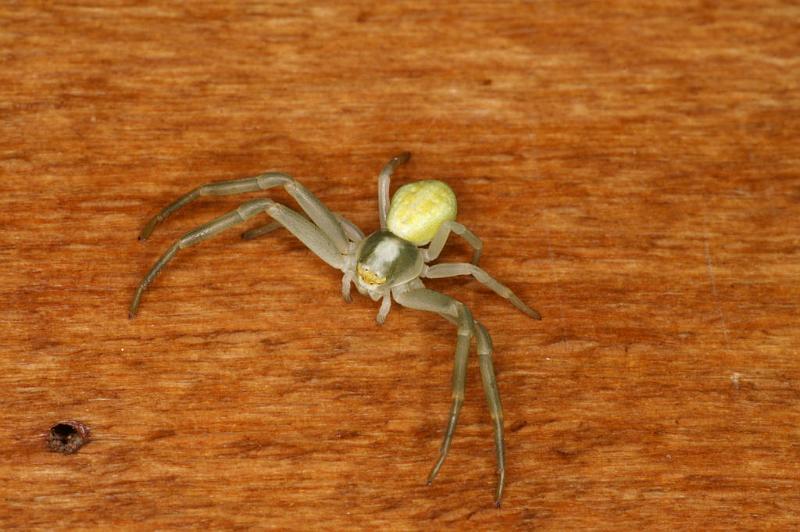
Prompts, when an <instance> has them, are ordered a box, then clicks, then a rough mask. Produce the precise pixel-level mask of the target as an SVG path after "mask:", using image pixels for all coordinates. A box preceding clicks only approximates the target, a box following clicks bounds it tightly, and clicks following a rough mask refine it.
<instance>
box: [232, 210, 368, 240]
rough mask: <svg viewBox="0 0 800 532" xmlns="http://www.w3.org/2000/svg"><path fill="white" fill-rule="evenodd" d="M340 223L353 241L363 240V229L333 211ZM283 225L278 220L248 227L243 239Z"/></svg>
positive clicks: (251, 237)
mask: <svg viewBox="0 0 800 532" xmlns="http://www.w3.org/2000/svg"><path fill="white" fill-rule="evenodd" d="M333 215H334V216H335V217H336V219H337V220H339V223H340V224H341V225H342V229H343V230H344V234H345V236H347V238H349V239H350V240H351V241H352V242H361V241H362V240H364V233H363V231H361V229H359V228H358V226H357V225H356V224H354V223H353V222H351V221H350V220H348V219H347V218H345V217H344V216H342V215H341V214H339V213H338V212H335V213H333ZM279 227H281V224H279V223H278V222H269V223H266V224H264V225H259V226H257V227H254V228H252V229H248V230H247V231H245V232H244V233H242V240H253V239H254V238H258V237H261V236H264V235H266V234H268V233H271V232H273V231H274V230H275V229H278V228H279Z"/></svg>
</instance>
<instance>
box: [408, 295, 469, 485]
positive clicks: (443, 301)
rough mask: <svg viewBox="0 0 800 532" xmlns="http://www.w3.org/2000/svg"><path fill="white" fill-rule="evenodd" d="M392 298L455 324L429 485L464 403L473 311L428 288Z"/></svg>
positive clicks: (441, 461)
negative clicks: (448, 388)
mask: <svg viewBox="0 0 800 532" xmlns="http://www.w3.org/2000/svg"><path fill="white" fill-rule="evenodd" d="M395 299H396V300H397V302H398V303H400V304H401V305H403V306H404V307H409V308H414V309H418V310H427V311H429V312H435V313H436V314H439V315H440V316H443V317H445V318H446V319H448V320H449V321H452V322H454V323H456V325H457V326H458V340H457V342H456V353H455V363H454V365H453V402H452V405H451V407H450V415H449V418H448V423H447V430H446V432H445V435H444V439H443V440H442V445H441V447H440V448H439V459H438V460H437V461H436V464H434V466H433V469H431V472H430V474H429V475H428V484H430V483H431V482H433V479H434V478H435V477H436V474H437V473H439V469H440V468H441V467H442V464H443V463H444V460H445V458H446V457H447V452H448V451H449V450H450V443H451V442H452V440H453V434H454V433H455V430H456V423H457V422H458V415H459V413H460V412H461V405H462V404H463V402H464V382H465V381H466V374H467V356H468V355H469V343H470V339H471V338H472V336H473V334H474V331H475V323H474V321H473V319H472V313H471V312H470V311H469V309H467V307H466V306H465V305H464V304H463V303H461V302H460V301H457V300H455V299H453V298H452V297H450V296H447V295H445V294H442V293H439V292H436V291H434V290H429V289H427V288H418V289H412V290H409V291H407V292H402V293H397V294H396V295H395Z"/></svg>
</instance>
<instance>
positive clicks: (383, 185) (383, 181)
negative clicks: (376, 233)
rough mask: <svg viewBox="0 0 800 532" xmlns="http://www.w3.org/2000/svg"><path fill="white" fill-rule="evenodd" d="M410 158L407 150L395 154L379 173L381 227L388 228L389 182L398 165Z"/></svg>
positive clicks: (379, 215)
mask: <svg viewBox="0 0 800 532" xmlns="http://www.w3.org/2000/svg"><path fill="white" fill-rule="evenodd" d="M410 158H411V154H410V153H409V152H407V151H404V152H403V153H401V154H399V155H395V156H394V157H392V159H391V160H390V161H389V162H388V163H386V166H384V167H383V170H381V173H380V174H379V175H378V217H379V218H380V221H381V229H386V215H387V214H388V213H389V184H390V181H391V177H392V174H393V173H394V171H395V170H396V169H397V167H398V166H400V165H401V164H403V163H405V162H408V160H409V159H410Z"/></svg>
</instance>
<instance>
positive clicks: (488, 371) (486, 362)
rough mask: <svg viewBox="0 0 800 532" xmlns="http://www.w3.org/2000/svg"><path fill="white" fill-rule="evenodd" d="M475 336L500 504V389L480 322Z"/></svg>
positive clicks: (489, 342) (503, 474) (488, 341)
mask: <svg viewBox="0 0 800 532" xmlns="http://www.w3.org/2000/svg"><path fill="white" fill-rule="evenodd" d="M475 333H476V335H475V337H476V342H477V344H478V361H479V363H480V367H481V381H482V382H483V391H484V394H485V395H486V402H487V403H488V405H489V414H490V415H491V416H492V423H493V424H494V448H495V453H496V454H497V491H496V492H495V496H494V503H495V505H496V506H498V507H499V506H500V500H501V499H502V497H503V486H504V485H505V481H506V467H505V466H506V457H505V445H504V444H503V405H502V404H501V403H500V391H499V390H498V389H497V379H496V378H495V376H494V364H493V363H492V351H493V349H492V337H491V336H489V332H488V331H487V330H486V327H484V326H483V325H482V324H481V323H480V322H478V321H476V322H475Z"/></svg>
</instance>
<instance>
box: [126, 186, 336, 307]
mask: <svg viewBox="0 0 800 532" xmlns="http://www.w3.org/2000/svg"><path fill="white" fill-rule="evenodd" d="M261 212H266V213H267V214H269V215H270V216H271V217H272V218H273V219H274V220H275V221H276V222H278V223H280V224H281V225H282V226H284V227H286V229H288V230H289V232H291V233H292V234H293V235H294V236H296V237H297V238H298V239H299V240H300V241H301V242H303V244H305V245H306V246H308V248H309V249H310V250H311V251H313V252H314V253H315V254H316V255H317V256H318V257H319V258H321V259H322V260H324V261H325V262H326V263H328V264H329V265H330V266H333V267H334V268H337V269H339V268H341V267H342V266H343V264H344V257H343V256H342V254H340V253H339V251H338V250H337V249H336V246H335V245H334V243H333V242H332V241H331V240H330V239H329V238H328V236H327V235H326V234H325V233H323V232H322V231H321V230H320V228H319V227H317V226H316V225H314V224H313V223H311V222H310V221H309V220H308V219H306V218H305V217H304V216H303V215H301V214H300V213H298V212H296V211H293V210H292V209H290V208H289V207H287V206H285V205H282V204H280V203H276V202H274V201H272V200H270V199H257V200H251V201H248V202H245V203H243V204H242V205H240V206H239V208H237V209H235V210H233V211H231V212H229V213H227V214H224V215H222V216H220V217H219V218H216V219H214V220H212V221H210V222H208V223H206V224H203V225H201V226H199V227H198V228H196V229H194V230H192V231H189V232H188V233H186V234H185V235H183V236H182V237H181V238H180V239H178V241H176V242H175V243H174V244H173V245H172V246H171V247H170V248H169V249H168V250H167V252H166V253H164V254H163V255H162V256H161V258H159V259H158V261H156V263H155V264H154V265H153V267H152V268H150V271H148V272H147V275H145V276H144V278H143V279H142V281H141V282H140V283H139V286H138V287H137V288H136V293H135V294H134V296H133V300H132V301H131V305H130V309H129V316H130V317H131V318H132V317H134V316H135V315H136V311H137V310H138V308H139V302H140V301H141V298H142V294H143V293H144V291H145V290H146V289H147V287H148V286H149V285H150V283H152V282H153V280H154V279H155V278H156V276H157V275H158V273H159V272H160V271H161V270H162V269H163V268H164V266H166V265H167V263H168V262H169V261H170V260H171V259H172V258H173V257H174V256H175V254H176V253H177V252H178V251H179V250H181V249H183V248H187V247H189V246H193V245H195V244H198V243H200V242H202V241H203V240H206V239H208V238H211V237H212V236H214V235H216V234H218V233H220V232H221V231H224V230H225V229H228V228H229V227H232V226H234V225H236V224H239V223H241V222H243V221H245V220H247V219H249V218H252V217H253V216H255V215H256V214H259V213H261Z"/></svg>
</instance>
